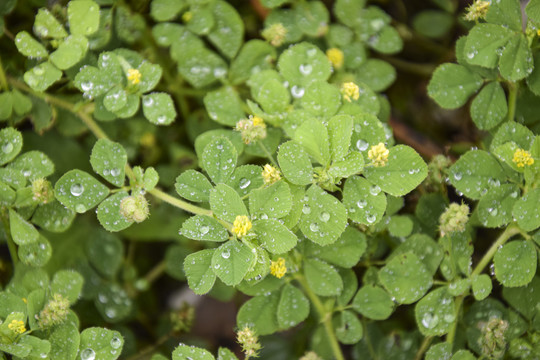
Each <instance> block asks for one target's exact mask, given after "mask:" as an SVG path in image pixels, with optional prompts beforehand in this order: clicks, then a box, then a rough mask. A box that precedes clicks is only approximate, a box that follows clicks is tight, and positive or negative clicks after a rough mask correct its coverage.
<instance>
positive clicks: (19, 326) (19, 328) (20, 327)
mask: <svg viewBox="0 0 540 360" xmlns="http://www.w3.org/2000/svg"><path fill="white" fill-rule="evenodd" d="M8 328H9V330H11V331H13V332H14V333H16V334H22V333H24V332H25V331H26V327H25V326H24V322H23V321H21V320H11V322H10V323H9V324H8Z"/></svg>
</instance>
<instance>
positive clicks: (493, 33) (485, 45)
mask: <svg viewBox="0 0 540 360" xmlns="http://www.w3.org/2000/svg"><path fill="white" fill-rule="evenodd" d="M513 35H514V33H513V32H512V31H511V30H510V29H507V28H505V27H502V26H499V25H496V24H485V23H484V24H477V25H476V26H475V27H473V28H472V29H471V31H470V32H469V35H468V36H467V41H466V43H465V48H464V52H465V56H466V58H467V59H466V60H467V61H468V62H469V64H471V65H479V66H482V67H487V68H490V69H493V68H494V67H495V66H497V63H498V61H499V54H500V51H499V49H502V48H504V46H505V45H506V43H507V42H508V40H510V38H511V37H512V36H513ZM475 76H478V75H475Z"/></svg>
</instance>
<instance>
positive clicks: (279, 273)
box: [270, 258, 287, 279]
mask: <svg viewBox="0 0 540 360" xmlns="http://www.w3.org/2000/svg"><path fill="white" fill-rule="evenodd" d="M286 273H287V267H286V266H285V259H284V258H279V259H278V260H277V261H272V264H271V265H270V274H272V275H274V276H275V277H277V278H278V279H281V278H282V277H283V276H285V274H286Z"/></svg>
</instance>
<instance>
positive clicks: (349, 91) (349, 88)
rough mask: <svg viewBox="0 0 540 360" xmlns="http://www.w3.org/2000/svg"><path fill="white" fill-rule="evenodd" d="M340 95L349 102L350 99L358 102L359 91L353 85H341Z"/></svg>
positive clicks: (350, 83) (356, 86) (347, 83)
mask: <svg viewBox="0 0 540 360" xmlns="http://www.w3.org/2000/svg"><path fill="white" fill-rule="evenodd" d="M341 94H342V95H343V97H344V98H345V100H347V101H348V102H351V101H352V100H351V99H353V100H358V98H359V97H360V89H359V88H358V85H356V84H355V83H353V82H346V83H343V85H341Z"/></svg>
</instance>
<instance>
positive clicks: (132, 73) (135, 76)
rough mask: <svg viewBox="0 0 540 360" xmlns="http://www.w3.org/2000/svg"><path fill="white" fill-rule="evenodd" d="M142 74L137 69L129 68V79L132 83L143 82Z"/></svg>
mask: <svg viewBox="0 0 540 360" xmlns="http://www.w3.org/2000/svg"><path fill="white" fill-rule="evenodd" d="M141 78H142V74H141V72H140V71H139V70H137V69H129V70H128V71H127V79H128V81H129V83H130V84H131V85H137V84H139V83H140V82H141Z"/></svg>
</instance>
